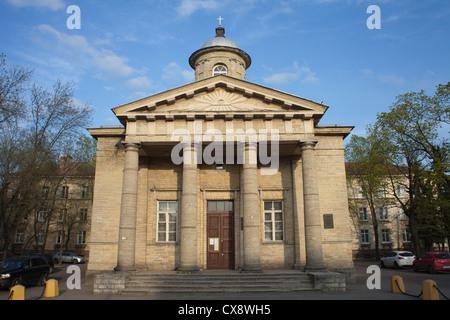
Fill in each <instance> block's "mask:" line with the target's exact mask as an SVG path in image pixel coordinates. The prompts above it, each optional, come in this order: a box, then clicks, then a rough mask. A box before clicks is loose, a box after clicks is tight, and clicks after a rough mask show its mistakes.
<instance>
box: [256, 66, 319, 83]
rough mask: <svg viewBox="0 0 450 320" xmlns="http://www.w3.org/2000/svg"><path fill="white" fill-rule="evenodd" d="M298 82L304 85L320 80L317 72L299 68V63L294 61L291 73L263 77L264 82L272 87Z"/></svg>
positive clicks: (304, 67) (303, 67)
mask: <svg viewBox="0 0 450 320" xmlns="http://www.w3.org/2000/svg"><path fill="white" fill-rule="evenodd" d="M297 80H300V81H301V82H302V83H317V82H319V78H318V77H317V74H316V73H315V72H313V71H312V70H311V69H310V68H309V67H307V66H299V64H298V62H297V61H294V63H293V67H292V68H291V70H290V71H285V72H279V73H274V74H272V75H270V76H267V77H263V81H264V82H265V83H268V84H271V85H280V84H287V83H290V82H294V81H297Z"/></svg>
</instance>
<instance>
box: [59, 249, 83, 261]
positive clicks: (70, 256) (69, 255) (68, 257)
mask: <svg viewBox="0 0 450 320" xmlns="http://www.w3.org/2000/svg"><path fill="white" fill-rule="evenodd" d="M53 260H54V261H55V263H59V252H57V253H56V254H55V255H54V256H53ZM61 262H63V263H64V262H66V263H85V262H86V261H85V260H84V258H83V257H80V256H77V255H75V254H74V253H73V252H67V251H64V252H63V253H62V259H61Z"/></svg>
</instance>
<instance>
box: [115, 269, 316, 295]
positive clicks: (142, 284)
mask: <svg viewBox="0 0 450 320" xmlns="http://www.w3.org/2000/svg"><path fill="white" fill-rule="evenodd" d="M305 290H306V291H312V290H320V289H316V288H315V287H314V279H313V277H312V276H310V275H308V274H307V273H302V272H296V271H295V272H294V271H292V272H283V271H280V272H276V271H274V272H264V273H239V272H236V271H223V272H222V271H216V272H213V271H202V272H197V273H181V272H162V273H161V272H160V273H156V272H138V273H132V274H130V275H129V276H128V277H127V279H126V281H125V283H124V288H121V289H119V290H118V294H123V295H147V294H148V295H151V294H177V293H178V294H182V293H205V294H208V293H224V292H227V293H270V292H292V291H305Z"/></svg>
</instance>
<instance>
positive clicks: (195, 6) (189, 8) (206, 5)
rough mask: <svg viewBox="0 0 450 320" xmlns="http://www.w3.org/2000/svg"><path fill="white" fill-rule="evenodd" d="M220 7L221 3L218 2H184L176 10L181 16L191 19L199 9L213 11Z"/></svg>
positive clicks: (201, 0) (197, 0)
mask: <svg viewBox="0 0 450 320" xmlns="http://www.w3.org/2000/svg"><path fill="white" fill-rule="evenodd" d="M218 6H219V1H217V0H182V1H181V3H180V5H179V6H178V7H177V8H176V10H177V12H178V15H179V16H181V17H189V16H190V15H191V14H193V13H194V12H195V11H197V10H199V9H206V10H213V9H217V8H218Z"/></svg>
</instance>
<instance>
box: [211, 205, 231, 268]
mask: <svg viewBox="0 0 450 320" xmlns="http://www.w3.org/2000/svg"><path fill="white" fill-rule="evenodd" d="M232 207H233V203H232V202H230V201H218V202H217V204H216V203H213V204H212V205H210V203H209V204H208V208H216V210H217V208H219V209H222V208H226V209H229V208H232ZM207 226H208V230H207V232H208V234H207V235H208V239H207V241H208V244H207V249H208V257H207V260H208V261H207V267H208V269H234V214H233V212H232V211H222V212H218V211H214V212H211V211H210V212H208V222H207Z"/></svg>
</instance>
